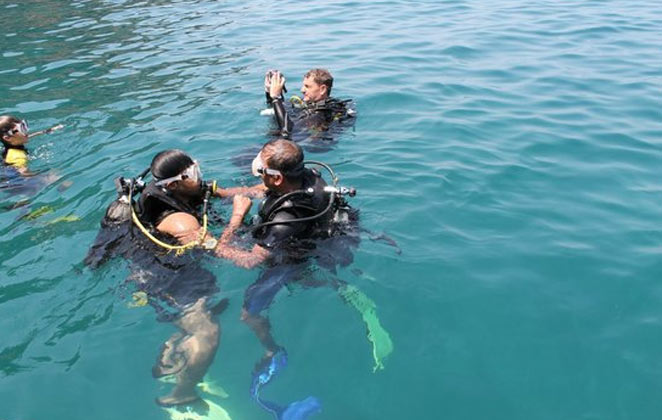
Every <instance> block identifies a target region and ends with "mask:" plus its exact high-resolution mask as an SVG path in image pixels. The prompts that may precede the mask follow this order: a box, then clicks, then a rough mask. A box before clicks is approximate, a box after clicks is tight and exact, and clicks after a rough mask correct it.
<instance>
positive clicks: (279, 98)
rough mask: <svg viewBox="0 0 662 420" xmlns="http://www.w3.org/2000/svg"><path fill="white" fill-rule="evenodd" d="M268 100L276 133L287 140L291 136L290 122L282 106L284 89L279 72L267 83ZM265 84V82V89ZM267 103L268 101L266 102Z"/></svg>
mask: <svg viewBox="0 0 662 420" xmlns="http://www.w3.org/2000/svg"><path fill="white" fill-rule="evenodd" d="M268 85H269V86H268V87H269V98H270V99H271V102H270V104H271V106H273V108H274V116H275V118H276V123H277V124H278V131H279V132H280V135H281V136H282V137H283V138H286V139H289V138H290V135H291V134H292V120H291V119H290V117H289V115H287V111H286V110H285V105H283V90H284V89H285V77H284V76H283V75H282V74H280V72H276V73H273V74H272V75H271V80H270V81H269V84H268ZM266 87H267V83H266V81H265V88H266ZM267 102H269V101H267Z"/></svg>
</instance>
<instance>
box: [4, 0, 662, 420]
mask: <svg viewBox="0 0 662 420" xmlns="http://www.w3.org/2000/svg"><path fill="white" fill-rule="evenodd" d="M0 11H1V15H2V16H3V18H2V20H3V31H4V33H3V34H2V35H0V40H1V41H0V46H1V49H0V53H1V59H0V76H1V77H2V84H1V86H0V92H1V93H2V95H1V97H2V101H1V102H0V104H1V105H0V113H3V114H5V113H12V114H19V115H20V116H22V117H25V118H27V119H29V120H30V123H31V127H32V128H33V129H41V128H46V127H48V126H50V125H53V124H55V123H57V122H62V123H63V124H65V125H66V129H65V130H63V131H61V132H58V133H56V134H53V135H51V136H48V137H39V138H35V139H34V140H33V142H32V144H31V151H32V160H31V162H30V168H31V169H32V170H33V171H54V172H56V173H57V174H58V175H59V176H61V178H60V180H59V181H57V182H55V183H54V184H52V185H49V186H47V187H44V188H42V189H41V190H39V191H38V193H37V194H36V195H34V196H31V197H30V198H29V200H30V204H29V209H30V210H35V209H38V208H40V207H42V206H49V208H52V209H53V211H52V212H50V213H46V214H44V215H42V216H41V217H37V218H34V219H33V220H26V219H22V220H18V219H19V218H20V217H21V216H22V215H24V214H25V211H26V210H25V208H20V209H15V210H2V216H1V217H0V255H1V257H2V266H1V269H0V331H2V334H1V336H0V338H1V339H0V417H1V418H3V419H8V420H13V419H89V418H92V417H93V418H95V419H120V418H131V419H166V418H168V417H167V414H166V413H165V412H164V411H163V410H162V409H161V408H159V407H158V406H157V405H156V404H155V403H154V398H156V397H157V396H159V395H163V394H164V393H165V392H166V391H167V389H168V386H167V385H164V384H162V383H159V382H157V381H155V380H153V379H152V377H151V366H152V364H153V362H154V360H155V358H156V356H157V353H158V349H159V346H160V345H161V343H162V342H163V340H165V339H166V338H167V337H168V336H169V335H170V334H171V333H172V332H174V327H173V326H172V325H171V324H167V323H159V322H157V321H156V319H155V318H156V317H155V313H154V311H153V310H152V309H151V308H149V307H143V308H130V307H129V306H128V303H129V302H130V290H129V289H127V288H126V287H123V286H122V283H123V281H124V279H125V278H126V276H127V275H128V274H129V270H128V268H127V264H126V263H124V262H122V261H115V262H113V263H111V264H108V265H107V266H105V267H104V268H103V269H101V270H99V271H96V272H92V271H90V270H89V269H87V268H85V267H84V266H83V265H82V259H83V258H84V256H85V254H86V252H87V249H88V247H89V245H90V244H91V242H92V241H93V239H94V237H95V235H96V232H97V229H98V226H99V220H100V219H101V217H102V215H103V212H104V210H105V207H106V206H107V204H108V203H109V202H110V201H111V200H112V199H113V198H114V195H115V193H114V188H113V184H112V178H113V177H115V176H118V175H133V174H135V173H137V172H139V171H140V170H142V169H143V168H144V167H146V166H147V165H148V164H149V162H150V160H151V158H152V156H153V155H154V154H155V153H156V152H158V151H160V150H162V149H165V148H171V147H178V148H182V149H185V150H187V151H188V152H190V153H191V154H192V155H194V156H195V157H197V158H198V160H199V161H200V162H201V165H202V167H203V170H204V171H205V177H207V178H217V179H219V180H220V181H221V183H222V184H223V185H239V184H246V183H251V182H254V181H253V179H250V178H248V177H247V176H246V175H245V172H244V171H242V170H241V169H239V168H237V167H235V166H234V165H232V163H231V162H232V157H233V156H236V155H237V154H238V153H240V152H241V151H242V150H244V149H245V148H246V147H247V146H250V145H255V144H261V143H262V142H264V141H265V139H266V136H265V133H266V131H267V127H268V119H267V118H265V117H262V116H260V115H259V111H260V109H262V108H263V99H264V96H263V93H262V86H261V85H262V76H263V74H264V71H265V70H266V69H268V68H274V67H276V68H279V69H281V70H282V71H283V72H284V73H285V75H286V76H287V77H288V80H289V82H288V85H289V86H290V90H291V92H294V91H295V90H296V87H297V86H298V85H299V80H300V77H301V75H303V73H304V72H305V71H306V70H307V69H309V68H311V67H314V66H324V67H328V68H329V69H330V70H331V71H332V72H333V74H334V76H335V78H336V87H335V88H334V93H335V94H336V95H337V96H339V97H352V98H354V99H355V100H356V103H357V108H358V111H359V117H358V120H357V122H356V125H355V128H354V129H353V130H350V131H347V132H345V133H344V134H343V135H342V136H341V137H340V138H339V141H338V144H337V145H336V146H335V148H334V149H333V150H332V151H330V152H328V153H325V154H323V155H322V154H320V155H315V156H314V157H315V158H318V159H324V160H325V161H328V162H329V163H332V164H334V165H335V167H336V169H337V171H338V172H339V173H340V175H341V177H342V181H343V183H344V184H347V185H353V186H355V187H357V188H358V190H359V194H358V195H357V197H356V198H355V199H353V200H352V203H353V205H354V206H355V207H358V208H360V209H361V215H362V223H363V226H364V227H366V228H368V229H370V230H373V231H376V232H386V233H387V234H389V235H390V236H391V237H393V238H394V239H395V240H396V241H397V242H398V244H399V246H400V247H401V248H402V251H403V252H402V254H400V255H398V254H396V253H395V252H394V249H393V248H392V247H389V246H387V245H385V244H384V243H381V242H373V241H370V240H369V239H368V238H367V237H364V240H363V242H362V243H361V246H360V248H359V249H358V250H357V251H356V255H355V261H354V263H353V265H352V266H351V267H349V268H348V269H346V270H343V271H342V272H341V273H340V276H341V277H342V278H344V279H345V280H347V281H349V282H350V283H352V284H354V285H356V286H358V287H359V288H360V289H361V290H363V291H364V292H365V293H366V294H367V295H368V296H369V297H370V298H371V299H372V300H373V301H374V302H375V303H376V304H377V306H378V314H379V317H380V319H381V322H382V325H383V326H384V327H385V328H386V329H387V330H388V331H389V333H390V334H391V337H392V339H393V342H394V352H393V353H392V354H391V356H390V357H389V359H387V361H386V368H385V370H383V371H378V372H376V373H373V372H372V367H373V360H372V354H371V348H370V345H369V343H368V341H367V340H366V337H365V327H364V325H363V324H362V322H361V320H360V317H359V316H358V315H357V314H356V312H354V311H353V310H351V308H350V307H348V306H347V305H345V304H343V303H342V301H341V300H340V299H339V298H338V296H337V295H336V294H335V293H334V292H333V291H331V290H329V289H310V290H305V291H301V292H297V293H294V294H291V295H288V294H287V293H283V294H281V295H279V298H278V300H277V302H276V303H275V304H274V305H273V306H272V308H271V310H270V317H271V321H272V324H273V326H274V333H275V335H276V336H277V338H278V340H279V341H280V342H282V343H283V344H284V345H285V346H286V347H287V349H288V352H289V356H290V365H289V366H288V368H287V369H286V370H285V371H284V372H283V374H282V375H281V376H280V377H279V378H277V379H276V380H274V382H273V383H272V384H270V385H269V387H268V388H267V389H266V390H265V395H266V396H268V397H270V398H271V399H273V400H275V401H279V402H283V403H285V402H288V401H293V400H295V399H301V398H304V397H306V396H307V395H315V396H317V397H319V398H320V400H321V401H322V404H323V411H322V413H320V414H319V415H318V416H316V417H315V418H319V419H341V418H342V419H403V418H407V419H417V418H418V419H429V418H434V419H437V418H439V419H441V418H444V419H509V420H512V419H523V420H524V419H526V420H528V419H550V420H552V419H554V420H556V419H565V418H567V419H653V418H658V417H659V413H660V412H662V399H660V395H662V358H661V357H660V355H661V354H662V305H660V300H661V299H662V285H661V284H660V280H661V279H662V278H661V276H660V275H661V274H662V262H661V261H662V260H661V257H662V245H661V243H662V228H661V227H660V226H661V225H660V218H661V216H662V214H661V209H662V181H661V180H660V171H661V170H662V163H661V162H662V110H661V108H660V91H661V88H662V58H661V57H662V56H661V55H660V51H661V50H662V37H661V36H660V34H661V33H662V6H660V4H659V3H658V2H653V1H641V2H627V1H608V0H604V1H590V2H587V1H555V2H551V1H537V2H526V1H515V0H510V1H509V0H506V1H498V2H497V1H489V0H485V1H482V2H479V1H468V0H464V1H462V0H458V1H389V0H385V1H367V2H347V1H333V0H323V1H318V2H314V3H313V2H295V1H282V2H278V3H272V2H267V1H253V2H240V1H236V0H231V1H225V2H216V1H203V0H191V1H174V0H173V1H165V0H160V1H149V2H148V1H143V2H131V1H120V0H117V1H102V0H94V1H93V0H88V1H86V0H80V1H72V2H61V1H55V0H43V1H39V2H36V1H35V2H32V1H26V2H21V3H18V2H14V1H12V0H3V1H2V2H1V4H0ZM65 181H71V182H73V183H72V185H71V186H70V187H69V188H64V187H65ZM19 199H21V197H17V196H8V195H7V194H4V195H2V200H3V203H13V202H16V201H18V200H19ZM223 211H225V212H228V211H229V209H227V207H225V208H224V209H223ZM64 216H77V217H78V218H79V220H73V219H74V218H72V219H71V221H57V220H58V218H61V217H64ZM54 221H55V222H54ZM53 222H54V223H53ZM218 231H219V230H218V229H216V232H218ZM205 264H206V266H208V268H209V269H210V270H212V271H213V272H214V273H215V274H216V275H217V278H218V284H219V286H220V287H221V290H222V291H221V293H220V296H222V297H228V298H229V299H230V306H229V308H228V310H227V311H226V312H225V313H224V314H222V315H221V317H220V322H221V328H222V337H221V345H220V347H219V351H218V353H217V356H216V359H215V362H214V364H213V366H212V367H211V369H210V372H209V373H210V376H211V378H212V379H213V380H214V381H216V382H217V383H218V384H219V385H221V386H222V387H223V388H224V389H225V391H226V392H227V394H228V395H229V397H228V398H225V399H216V400H215V401H217V402H218V403H220V404H221V405H222V406H223V407H224V408H225V409H226V410H227V411H228V412H229V413H230V415H231V416H232V418H233V419H235V420H236V419H266V418H270V417H269V416H268V415H267V413H266V412H265V411H263V410H261V409H260V408H259V407H257V405H256V404H255V403H254V402H252V401H251V400H250V398H249V394H248V388H249V384H250V371H251V369H252V368H253V364H254V363H255V362H256V361H257V360H258V359H259V357H260V355H261V352H262V350H261V347H260V344H259V343H258V341H257V340H256V339H255V337H254V335H253V334H252V332H251V331H250V330H249V329H248V328H246V326H245V325H243V324H242V323H241V322H240V321H239V310H240V307H241V302H242V298H243V292H244V289H245V288H246V286H248V285H249V284H250V283H252V282H253V280H254V279H255V277H256V276H257V274H258V272H257V271H250V272H247V271H242V270H240V269H238V268H234V267H232V266H231V265H229V264H228V263H225V262H217V261H213V260H209V261H206V263H205Z"/></svg>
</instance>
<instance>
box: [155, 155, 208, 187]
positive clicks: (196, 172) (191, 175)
mask: <svg viewBox="0 0 662 420" xmlns="http://www.w3.org/2000/svg"><path fill="white" fill-rule="evenodd" d="M183 179H192V180H193V181H200V180H201V179H202V171H201V170H200V165H198V161H196V160H194V161H193V165H191V166H189V167H188V168H186V169H185V170H184V172H182V173H181V174H179V175H175V176H172V177H170V178H165V179H160V180H158V181H156V182H155V183H154V184H155V185H156V186H157V187H161V186H164V185H168V184H170V183H171V182H175V181H181V180H183Z"/></svg>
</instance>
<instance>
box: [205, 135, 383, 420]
mask: <svg viewBox="0 0 662 420" xmlns="http://www.w3.org/2000/svg"><path fill="white" fill-rule="evenodd" d="M311 163H312V164H317V165H319V166H322V167H323V168H324V169H326V170H328V171H329V172H330V174H331V176H332V178H333V185H328V184H327V183H326V182H325V181H324V179H323V178H322V176H321V174H320V172H318V171H317V170H315V169H312V168H309V167H307V166H306V162H304V153H303V150H302V149H301V147H300V146H299V145H298V144H296V143H294V142H292V141H290V140H285V139H278V140H272V141H270V142H268V143H266V144H265V145H264V146H263V147H262V149H261V151H260V152H259V153H258V155H257V156H256V157H255V159H254V160H253V164H252V172H253V174H254V175H255V176H259V177H261V179H262V182H263V185H264V186H265V188H266V193H265V197H264V200H263V201H262V203H261V205H260V209H259V212H258V215H257V218H256V220H255V221H254V224H253V226H252V229H253V232H252V234H253V236H254V239H255V241H256V244H255V245H254V246H253V247H252V249H250V250H246V249H243V248H241V247H238V246H236V245H233V244H232V241H233V240H234V239H235V234H234V233H235V231H236V229H237V228H238V227H239V226H240V225H241V221H242V220H243V218H244V216H245V215H246V214H247V212H248V211H249V209H250V207H251V204H252V202H251V200H250V199H249V198H247V197H237V196H235V200H234V205H233V218H232V219H231V220H230V223H229V224H228V226H227V227H226V229H225V231H224V232H223V236H222V238H221V240H220V241H219V243H218V245H217V247H216V250H215V252H216V255H217V256H219V257H222V258H227V259H229V260H231V261H232V262H234V263H235V264H236V265H238V266H241V267H244V268H252V267H255V266H257V265H258V264H263V265H264V269H263V271H262V272H261V273H260V275H259V277H258V279H257V280H256V281H255V282H254V283H253V284H252V285H250V286H249V287H248V288H247V290H246V292H245V296H244V303H243V307H242V315H241V318H242V320H243V321H244V322H245V323H246V324H247V325H248V326H249V327H250V328H251V329H252V330H253V332H254V333H255V334H256V336H257V338H258V339H259V341H260V342H261V344H262V346H263V347H264V349H265V355H264V357H263V359H262V360H261V361H260V362H258V364H257V365H256V368H255V371H254V372H253V380H252V384H251V395H252V396H253V398H254V399H255V400H256V401H257V402H258V403H259V404H260V405H261V406H262V407H263V408H265V409H267V410H268V411H270V412H272V413H273V414H274V415H275V416H276V418H278V419H281V420H287V419H294V418H307V416H308V415H309V414H312V413H314V412H317V411H318V410H319V409H320V403H319V401H318V400H317V399H316V398H314V397H308V398H306V399H304V400H301V401H296V402H294V403H291V404H289V405H288V406H286V407H281V406H279V405H278V404H275V403H271V402H268V401H264V400H263V399H262V398H261V397H260V391H261V389H262V388H263V387H264V386H265V385H266V384H267V383H269V382H270V381H271V379H272V378H273V376H274V375H275V374H276V373H277V372H278V371H279V370H280V369H282V368H283V367H284V366H285V365H286V364H287V353H286V352H285V349H284V348H283V347H281V346H280V345H278V344H277V343H276V341H275V340H274V338H273V336H272V335H271V327H270V323H269V320H268V319H267V317H266V315H263V312H264V311H266V310H267V309H268V308H269V306H270V305H271V303H272V301H273V300H274V298H275V297H276V295H277V293H278V292H279V291H280V290H281V289H282V288H284V287H290V286H293V285H295V284H299V285H302V286H306V287H318V286H331V287H332V288H334V289H336V290H337V291H338V293H339V294H340V296H341V297H342V298H343V299H344V300H345V301H346V302H347V303H349V304H351V305H352V306H354V307H355V308H357V309H358V310H359V311H360V312H363V308H359V306H360V305H362V304H363V306H364V307H365V310H366V311H372V312H374V303H372V302H371V301H368V300H366V299H364V297H365V295H363V294H362V293H361V292H360V291H358V290H357V289H356V288H353V287H351V286H348V285H347V284H346V283H345V282H343V281H341V280H339V279H337V278H335V276H327V278H320V277H316V274H317V272H318V270H319V269H320V268H321V269H323V270H326V271H328V272H329V273H335V267H336V266H338V265H340V266H345V265H348V264H350V263H351V262H352V260H353V254H352V248H355V247H356V246H357V245H358V243H359V240H360V238H359V230H358V212H356V211H355V210H353V209H352V208H351V207H350V206H349V205H348V204H347V202H346V200H345V196H347V195H349V196H353V195H355V193H356V191H355V190H353V189H349V188H345V187H339V186H338V185H337V177H336V176H335V174H334V173H333V171H332V169H331V168H330V167H328V165H325V164H322V163H321V162H311ZM252 191H255V189H253V190H252ZM312 261H314V262H315V264H314V265H313V264H311V263H312ZM365 302H368V303H367V304H364V303H365ZM370 305H372V306H370ZM362 315H364V314H363V313H362ZM364 319H366V317H365V316H364ZM374 319H375V320H376V315H375V317H374ZM370 322H372V321H370ZM372 324H374V325H376V326H377V327H376V328H377V329H381V326H380V325H378V324H379V322H378V321H377V322H372ZM382 331H383V330H382ZM382 331H377V332H375V333H374V334H373V335H374V336H379V337H386V338H385V340H387V341H388V346H390V338H389V337H388V334H387V333H385V331H383V332H382ZM371 333H373V331H371ZM388 353H390V350H387V352H386V354H388ZM376 354H379V352H377V353H376ZM293 413H297V415H299V417H296V416H295V415H294V414H293Z"/></svg>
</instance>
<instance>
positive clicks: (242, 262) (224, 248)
mask: <svg viewBox="0 0 662 420" xmlns="http://www.w3.org/2000/svg"><path fill="white" fill-rule="evenodd" d="M251 205H252V201H251V199H250V198H248V197H245V196H241V195H236V196H235V197H234V201H233V203H232V217H231V218H230V223H228V225H227V226H226V228H225V231H223V235H221V238H220V240H219V241H218V244H217V245H216V249H215V251H214V252H215V254H216V256H217V257H219V258H225V259H228V260H230V261H232V262H233V263H235V264H236V265H238V266H239V267H243V268H253V267H255V266H256V265H258V264H261V263H262V262H263V261H264V260H266V259H267V257H268V256H269V251H267V250H266V249H264V248H262V247H261V246H258V245H255V246H254V247H253V249H251V250H250V251H247V250H244V249H241V248H237V247H234V246H232V245H230V240H231V239H232V238H233V237H234V233H235V231H236V230H237V228H239V226H241V222H242V221H243V220H244V216H246V213H248V210H250V208H251Z"/></svg>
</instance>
